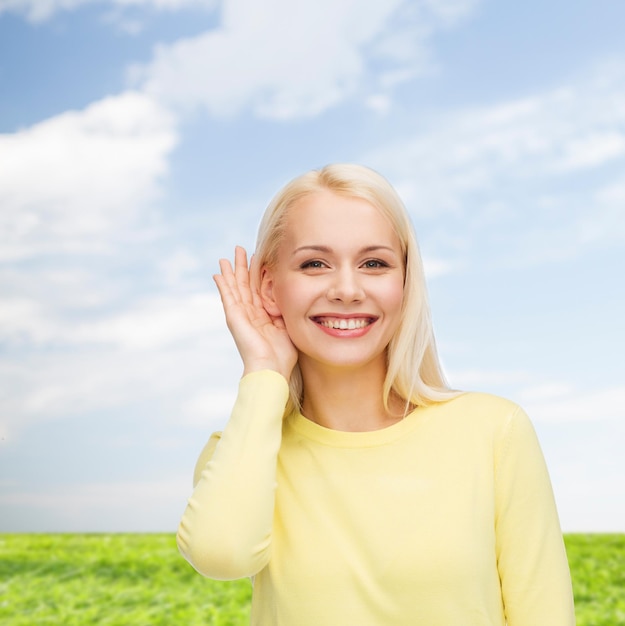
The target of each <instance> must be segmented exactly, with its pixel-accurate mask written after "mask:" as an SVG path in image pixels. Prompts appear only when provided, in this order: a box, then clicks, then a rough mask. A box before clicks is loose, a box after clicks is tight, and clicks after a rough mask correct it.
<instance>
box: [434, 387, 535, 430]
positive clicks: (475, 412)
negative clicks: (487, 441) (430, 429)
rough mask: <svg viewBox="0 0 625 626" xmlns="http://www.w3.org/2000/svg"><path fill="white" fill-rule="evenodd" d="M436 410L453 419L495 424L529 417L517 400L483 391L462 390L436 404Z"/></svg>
mask: <svg viewBox="0 0 625 626" xmlns="http://www.w3.org/2000/svg"><path fill="white" fill-rule="evenodd" d="M434 412H435V413H439V414H441V415H447V416H448V417H449V418H452V419H453V418H456V419H459V420H462V421H469V422H472V423H476V422H483V423H485V424H486V423H489V424H493V425H501V424H505V423H509V422H510V421H511V420H515V419H521V420H526V419H527V415H526V414H525V412H524V411H523V409H522V408H521V407H520V406H519V405H518V404H517V403H516V402H513V401H512V400H509V399H508V398H504V397H501V396H498V395H495V394H491V393H485V392H482V391H464V392H461V393H459V394H458V395H457V396H454V397H453V398H451V399H450V400H447V401H445V402H440V403H438V404H437V405H435V411H434Z"/></svg>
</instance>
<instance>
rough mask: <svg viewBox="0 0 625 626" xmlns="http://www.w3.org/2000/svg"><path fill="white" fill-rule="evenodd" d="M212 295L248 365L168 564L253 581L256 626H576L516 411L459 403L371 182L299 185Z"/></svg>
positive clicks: (408, 252) (309, 177)
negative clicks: (178, 556) (180, 561)
mask: <svg viewBox="0 0 625 626" xmlns="http://www.w3.org/2000/svg"><path fill="white" fill-rule="evenodd" d="M220 268H221V274H219V275H217V276H215V281H216V283H217V287H218V289H219V292H220V294H221V298H222V301H223V306H224V310H225V314H226V320H227V324H228V327H229V329H230V331H231V333H232V335H233V337H234V340H235V342H236V345H237V348H238V350H239V352H240V355H241V358H242V360H243V377H242V379H241V381H240V386H239V394H238V397H237V400H236V403H235V406H234V409H233V411H232V415H231V417H230V420H229V422H228V424H227V426H226V428H225V430H224V432H223V433H222V434H216V435H213V437H211V439H210V441H209V442H208V444H207V446H206V447H205V448H204V450H203V452H202V454H201V456H200V459H199V460H198V463H197V466H196V472H195V489H194V492H193V495H192V496H191V498H190V500H189V504H188V507H187V509H186V511H185V513H184V516H183V518H182V521H181V523H180V527H179V530H178V546H179V548H180V550H181V552H182V553H183V555H184V556H185V558H186V559H187V560H188V561H189V562H190V563H191V564H192V565H193V567H195V568H196V569H197V570H198V571H199V572H200V573H202V574H203V575H205V576H208V577H211V578H217V579H223V580H226V579H236V578H242V577H248V576H249V577H253V583H254V591H253V601H252V624H254V625H258V626H345V625H352V624H354V625H357V626H404V625H405V626H408V625H410V626H414V625H423V626H495V625H496V626H504V625H505V624H507V625H508V626H572V625H573V624H574V623H575V618H574V612H573V600H572V593H571V581H570V575H569V570H568V565H567V559H566V553H565V550H564V545H563V541H562V534H561V531H560V527H559V522H558V516H557V512H556V508H555V504H554V499H553V494H552V490H551V485H550V482H549V477H548V474H547V470H546V467H545V463H544V460H543V456H542V453H541V451H540V448H539V444H538V442H537V440H536V436H535V433H534V431H533V429H532V426H531V424H530V422H529V420H528V418H527V416H526V415H525V414H524V413H523V411H522V410H521V409H520V408H519V407H517V406H516V405H514V404H513V403H511V402H509V401H507V400H504V399H501V398H498V397H495V396H490V395H487V394H481V393H459V392H455V391H452V390H451V389H450V388H449V387H448V386H447V385H446V383H445V381H444V378H443V375H442V373H441V368H440V365H439V362H438V357H437V354H436V348H435V343H434V337H433V333H432V325H431V321H430V312H429V308H428V303H427V295H426V287H425V279H424V275H423V269H422V265H421V260H420V256H419V251H418V247H417V243H416V240H415V237H414V234H413V231H412V227H411V224H410V220H409V218H408V216H407V213H406V211H405V209H404V207H403V205H402V203H401V200H400V199H399V197H398V196H397V194H396V193H395V191H394V190H393V188H392V187H391V186H390V185H389V183H388V182H387V181H386V180H385V179H384V178H382V177H381V176H380V175H379V174H377V173H375V172H373V171H371V170H369V169H367V168H364V167H361V166H356V165H331V166H327V167H325V168H323V169H321V170H319V171H312V172H309V173H307V174H304V175H303V176H301V177H299V178H296V179H295V180H293V181H292V182H290V183H289V184H288V185H286V187H285V188H284V189H282V190H281V191H280V192H279V193H278V195H277V196H276V197H275V198H274V200H273V201H272V203H271V204H270V206H269V208H268V209H267V211H266V213H265V216H264V218H263V221H262V223H261V226H260V231H259V236H258V242H257V249H256V254H255V256H254V257H253V259H252V262H251V265H250V267H249V268H248V263H247V258H246V253H245V251H244V250H243V249H241V248H237V249H236V252H235V261H234V269H233V268H232V267H231V265H230V263H229V262H228V261H225V260H222V261H220Z"/></svg>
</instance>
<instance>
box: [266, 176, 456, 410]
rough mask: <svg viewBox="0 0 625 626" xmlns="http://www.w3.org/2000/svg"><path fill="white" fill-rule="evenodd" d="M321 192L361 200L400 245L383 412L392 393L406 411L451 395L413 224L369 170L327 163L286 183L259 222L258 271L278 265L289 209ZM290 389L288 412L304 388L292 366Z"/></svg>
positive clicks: (297, 403)
mask: <svg viewBox="0 0 625 626" xmlns="http://www.w3.org/2000/svg"><path fill="white" fill-rule="evenodd" d="M321 190H329V191H331V192H332V193H335V194H338V195H341V196H347V197H351V198H360V199H362V200H366V201H367V202H369V203H370V204H372V205H373V206H374V207H376V208H377V209H379V210H380V211H381V212H382V214H383V215H384V216H385V217H386V218H387V219H388V220H389V221H390V222H391V224H392V226H393V228H394V230H395V232H396V233H397V235H398V236H399V239H400V241H401V249H402V253H403V255H404V259H405V277H404V298H403V302H402V312H401V323H400V326H399V329H398V330H397V332H396V333H395V336H394V337H393V338H392V339H391V341H390V343H389V345H388V350H387V372H386V379H385V381H384V388H383V400H384V406H385V407H386V408H387V409H388V402H389V397H390V395H391V394H392V393H394V394H396V395H397V396H399V397H400V398H402V399H403V400H404V401H405V403H406V410H408V408H409V407H410V406H411V405H412V406H423V405H427V404H432V403H435V402H442V401H444V400H448V399H449V398H451V397H453V396H454V395H456V393H457V392H455V391H453V390H451V389H450V387H449V385H448V384H447V382H446V381H445V377H444V375H443V372H442V369H441V366H440V362H439V358H438V353H437V350H436V343H435V340H434V332H433V329H432V320H431V314H430V306H429V302H428V296H427V287H426V283H425V274H424V271H423V263H422V261H421V255H420V253H419V246H418V244H417V239H416V236H415V234H414V229H413V227H412V223H411V221H410V218H409V216H408V213H407V211H406V208H405V207H404V204H403V202H402V201H401V199H400V198H399V196H398V195H397V192H396V191H395V190H394V189H393V187H392V186H391V184H390V183H389V182H388V181H387V180H386V179H385V178H384V177H383V176H381V175H380V174H378V173H377V172H375V171H374V170H372V169H369V168H367V167H364V166H362V165H353V164H334V165H327V166H325V167H323V168H322V169H320V170H312V171H310V172H307V173H306V174H303V175H301V176H298V177H297V178H295V179H293V180H292V181H291V182H289V183H287V184H286V185H285V186H284V187H283V188H282V189H281V190H280V191H279V192H278V193H277V194H276V195H275V197H274V198H273V200H272V201H271V202H270V204H269V206H268V207H267V210H266V211H265V214H264V215H263V218H262V220H261V223H260V227H259V230H258V238H257V241H256V252H255V257H256V260H257V267H258V271H259V272H260V271H262V268H263V267H271V266H273V265H274V264H275V263H276V262H277V256H278V249H279V247H280V243H281V241H282V239H283V237H284V231H285V223H286V217H287V214H288V210H289V208H290V207H292V206H293V205H295V204H296V203H297V202H298V201H300V200H301V199H302V198H304V197H306V196H308V195H310V194H313V193H315V192H318V191H321ZM257 278H258V277H257ZM289 385H290V399H289V403H288V405H287V407H286V412H287V413H289V412H291V411H292V410H294V409H297V410H299V409H301V401H302V395H303V391H304V389H303V380H302V375H301V372H300V369H299V367H298V366H297V365H296V366H295V368H294V370H293V373H292V374H291V380H290V381H289Z"/></svg>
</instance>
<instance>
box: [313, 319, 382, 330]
mask: <svg viewBox="0 0 625 626" xmlns="http://www.w3.org/2000/svg"><path fill="white" fill-rule="evenodd" d="M312 320H313V321H314V322H316V323H317V324H319V325H320V326H323V327H324V328H331V329H333V330H358V329H361V328H366V327H367V326H369V325H370V324H372V323H373V322H375V320H376V318H373V317H313V318H312Z"/></svg>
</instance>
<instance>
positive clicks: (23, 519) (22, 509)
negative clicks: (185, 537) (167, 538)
mask: <svg viewBox="0 0 625 626" xmlns="http://www.w3.org/2000/svg"><path fill="white" fill-rule="evenodd" d="M3 491H5V493H3V494H0V505H1V506H2V509H3V511H6V515H5V516H3V517H4V518H5V519H4V520H3V523H2V526H0V530H5V531H15V530H16V529H19V530H20V532H54V531H62V532H85V531H89V532H98V531H106V532H115V531H124V532H172V531H174V530H175V529H176V526H177V524H178V521H179V516H180V515H182V512H183V511H184V507H185V505H186V498H187V497H188V496H189V495H190V491H191V474H190V473H189V475H188V476H186V475H185V476H183V475H181V476H178V477H176V478H174V479H170V480H161V481H157V480H155V481H129V480H124V481H123V482H117V483H116V482H99V483H89V484H77V485H76V484H74V485H63V486H54V487H49V486H46V488H45V489H42V490H28V491H19V492H15V491H12V490H10V489H8V490H3ZM6 518H8V519H6ZM95 520H101V522H97V521H95ZM172 547H173V546H172Z"/></svg>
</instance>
